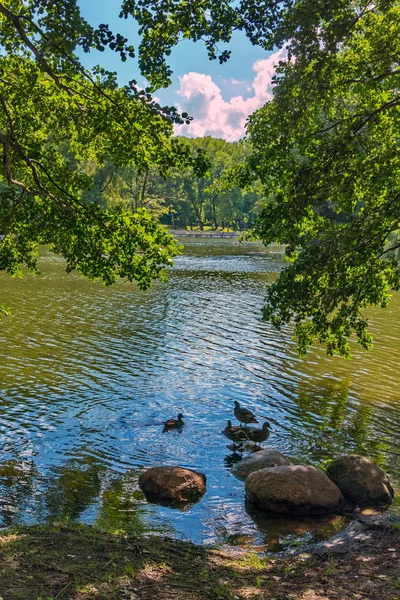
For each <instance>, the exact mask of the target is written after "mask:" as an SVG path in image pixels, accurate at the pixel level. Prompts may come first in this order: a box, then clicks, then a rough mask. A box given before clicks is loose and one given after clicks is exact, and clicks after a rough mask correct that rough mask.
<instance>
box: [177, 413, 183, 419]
mask: <svg viewBox="0 0 400 600" xmlns="http://www.w3.org/2000/svg"><path fill="white" fill-rule="evenodd" d="M182 419H183V414H182V413H179V415H178V421H182Z"/></svg>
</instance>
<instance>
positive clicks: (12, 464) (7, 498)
mask: <svg viewBox="0 0 400 600" xmlns="http://www.w3.org/2000/svg"><path fill="white" fill-rule="evenodd" d="M36 478H37V470H36V467H35V464H34V462H33V461H28V462H25V461H22V460H17V459H10V460H6V461H3V462H1V463H0V515H1V524H2V525H3V526H6V527H7V526H10V525H12V524H13V523H15V522H17V521H18V513H19V512H22V511H23V510H25V509H26V508H27V507H28V506H29V504H30V502H31V498H32V495H33V492H34V487H35V479H36Z"/></svg>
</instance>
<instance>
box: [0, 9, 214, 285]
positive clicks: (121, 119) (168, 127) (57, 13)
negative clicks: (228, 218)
mask: <svg viewBox="0 0 400 600" xmlns="http://www.w3.org/2000/svg"><path fill="white" fill-rule="evenodd" d="M105 37H106V38H107V41H108V43H109V45H111V47H113V48H114V49H115V50H116V51H118V52H119V53H120V55H121V57H122V59H123V60H125V59H126V58H127V56H128V55H131V54H132V52H133V50H132V49H131V48H130V47H129V46H127V41H126V40H125V39H123V38H121V36H116V37H112V35H111V34H107V35H106V34H105V33H104V30H102V29H101V28H100V29H99V30H93V29H92V28H91V27H90V26H89V25H88V24H87V23H86V22H85V21H84V20H83V19H82V18H81V16H80V13H79V9H78V6H77V3H76V2H75V1H74V0H69V1H67V2H62V3H59V2H44V1H41V0H29V1H24V2H22V1H20V0H14V1H11V2H9V3H7V5H5V4H4V3H1V2H0V44H1V48H2V50H1V55H0V144H1V147H2V152H3V163H2V164H3V168H2V171H1V173H0V186H1V187H0V233H2V234H4V235H5V237H4V239H3V240H2V241H1V242H0V269H5V270H6V271H7V272H8V273H10V274H19V273H20V268H21V266H22V265H25V266H26V267H27V268H28V269H30V270H32V271H36V255H37V246H38V244H40V243H48V244H51V246H52V248H53V249H54V250H55V251H56V252H59V253H61V254H62V255H63V256H64V257H65V258H66V260H67V268H68V270H71V269H77V270H79V271H80V272H81V273H83V274H84V275H86V276H87V277H91V278H102V279H103V280H104V282H105V283H106V284H109V283H112V282H113V281H115V279H116V278H117V277H125V278H127V279H128V280H130V281H133V280H135V281H137V282H138V284H139V286H140V287H142V288H147V287H149V285H150V283H151V281H152V279H153V278H157V277H160V276H161V275H162V271H163V267H164V266H166V265H168V264H169V263H170V261H171V257H172V256H174V254H176V253H177V251H178V248H177V246H176V244H175V243H174V241H173V239H172V238H171V237H170V236H168V235H167V234H166V233H165V231H164V229H163V228H162V227H161V226H160V225H158V224H156V222H155V221H154V220H153V219H152V218H151V217H150V215H149V214H147V213H146V211H145V210H142V211H137V212H134V213H133V214H129V213H128V212H126V211H125V212H123V211H121V210H120V209H119V210H116V211H112V210H109V209H107V208H102V207H100V206H99V205H95V204H93V203H88V202H86V201H85V193H86V192H88V190H90V189H91V187H92V186H93V179H92V178H91V177H90V176H88V175H87V174H86V173H84V172H83V170H82V169H79V168H77V166H78V165H79V164H81V163H85V162H89V161H90V160H95V161H96V162H97V164H99V165H101V164H105V163H107V162H108V163H111V164H113V165H116V166H118V167H122V166H124V165H132V164H134V165H135V167H136V169H137V170H138V171H139V172H143V171H145V170H146V169H148V168H149V167H150V165H153V166H155V167H156V168H157V169H158V170H159V171H160V172H161V173H164V174H165V173H166V172H168V170H169V169H171V168H172V167H181V168H182V167H186V166H188V165H192V166H193V168H194V169H195V170H199V172H201V171H202V170H204V169H205V168H206V166H207V164H208V163H206V162H205V161H204V159H203V157H202V156H200V155H199V157H198V159H197V157H192V156H191V154H190V148H189V147H188V146H187V145H186V144H182V143H181V142H180V141H179V140H176V139H171V134H172V130H173V123H175V122H184V121H185V119H184V120H182V118H181V117H180V116H179V115H178V114H177V113H176V110H174V109H162V108H161V107H160V106H159V105H158V104H157V103H155V102H154V101H153V100H152V98H151V96H150V95H149V94H148V92H146V91H142V90H139V89H138V88H137V86H136V83H135V82H130V83H129V85H127V86H124V87H122V88H121V87H118V85H117V81H116V77H115V74H113V73H108V72H106V71H104V70H103V69H101V68H100V67H99V68H97V69H95V70H94V72H93V73H89V72H87V71H86V70H85V69H84V68H83V67H82V65H81V64H80V62H79V60H78V58H77V56H76V55H75V54H74V52H75V50H76V48H77V47H81V48H83V49H84V50H89V49H90V48H93V47H97V48H100V49H101V47H102V44H103V43H104V42H105ZM186 120H187V119H186Z"/></svg>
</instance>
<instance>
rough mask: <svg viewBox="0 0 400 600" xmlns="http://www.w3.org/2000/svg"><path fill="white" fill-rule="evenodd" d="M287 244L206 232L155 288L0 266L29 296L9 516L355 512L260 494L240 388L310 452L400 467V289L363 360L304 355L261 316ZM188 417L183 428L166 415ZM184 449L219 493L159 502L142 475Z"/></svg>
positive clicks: (270, 529) (146, 528)
mask: <svg viewBox="0 0 400 600" xmlns="http://www.w3.org/2000/svg"><path fill="white" fill-rule="evenodd" d="M282 264H283V261H282V255H281V254H279V253H278V252H276V251H275V252H274V251H273V250H271V251H266V250H265V249H263V248H262V247H260V246H258V245H257V244H251V243H248V244H244V245H240V246H237V245H236V244H235V242H234V240H231V239H230V240H209V239H207V240H199V239H197V240H190V241H189V242H188V243H186V247H185V251H184V255H183V256H181V257H179V258H178V259H177V260H176V265H175V267H174V269H173V270H172V271H171V274H170V279H169V282H168V283H167V284H165V285H164V284H156V285H155V286H154V288H153V289H152V291H150V292H149V293H143V292H140V291H138V290H137V289H136V288H135V287H134V286H133V285H127V284H123V283H119V284H117V285H115V286H113V287H111V288H105V287H103V286H102V285H101V284H100V283H91V282H88V281H85V280H84V279H83V278H81V277H79V276H78V275H74V274H72V275H71V274H70V275H67V274H66V273H65V271H64V264H63V261H62V260H60V259H59V258H57V257H55V256H54V255H51V254H49V253H44V255H43V257H42V259H41V270H42V274H41V275H40V276H39V277H33V276H30V275H28V276H26V277H24V278H23V279H21V280H15V279H10V278H7V276H5V275H0V285H1V290H0V303H4V304H6V306H7V307H9V308H10V309H11V310H12V316H11V317H10V318H7V319H6V320H4V321H3V322H2V323H1V332H0V456H1V463H0V519H1V520H0V525H10V524H13V523H21V522H27V523H34V522H45V521H49V520H50V521H60V520H61V521H65V520H67V519H72V520H80V521H84V522H89V523H97V524H100V525H101V526H103V527H105V528H107V529H111V530H116V529H122V530H125V531H127V532H130V533H138V532H156V533H167V534H168V535H173V536H176V537H179V538H185V539H191V540H193V541H195V542H202V543H221V544H227V543H229V544H238V545H245V544H250V545H265V546H266V547H268V548H271V549H277V548H280V547H282V546H283V545H285V544H286V543H288V542H293V541H294V542H296V541H298V540H307V539H320V538H322V537H326V536H327V535H329V534H330V533H331V532H332V531H334V530H335V529H336V528H338V527H340V526H341V525H342V519H341V518H340V517H333V518H329V519H325V520H315V519H303V520H299V519H298V520H295V521H290V520H287V519H268V518H266V517H265V516H262V515H260V514H258V513H257V512H255V511H253V510H252V509H251V508H250V507H248V506H247V505H246V503H245V501H244V484H243V482H241V481H238V480H237V479H236V478H235V477H234V476H233V475H232V474H231V472H230V469H231V466H232V465H233V464H234V463H235V462H236V461H237V460H240V456H239V455H235V454H232V452H230V451H229V450H228V449H227V448H226V445H227V443H228V440H226V438H224V437H223V436H222V435H221V430H222V429H223V427H224V426H225V424H226V421H227V419H229V418H233V413H232V407H233V401H234V400H239V401H240V402H241V403H243V404H244V405H245V406H247V407H249V408H251V409H252V410H254V412H255V413H256V414H257V415H258V416H259V417H260V418H263V417H267V418H268V420H269V421H270V422H271V424H272V434H271V437H270V439H269V440H268V444H266V446H267V447H272V448H276V449H278V450H280V451H281V452H284V453H286V454H288V455H289V456H291V457H293V458H295V459H297V460H301V461H305V462H307V463H310V464H321V463H323V461H325V460H327V459H330V458H332V457H335V456H338V455H340V454H343V453H349V452H357V453H361V454H365V455H367V456H369V457H371V458H372V459H374V460H377V461H378V462H379V464H381V465H382V466H383V467H384V468H385V469H386V470H387V471H388V472H389V473H390V475H391V476H392V478H393V479H394V481H395V483H396V485H397V486H399V483H400V473H399V465H400V388H399V384H400V374H399V370H398V365H399V363H400V348H399V340H400V319H399V317H400V297H399V296H395V297H394V298H393V301H392V303H391V305H390V307H389V308H388V309H386V310H385V311H380V310H373V311H371V313H370V316H371V319H372V321H373V325H372V330H373V333H374V337H375V347H374V350H373V352H371V353H370V354H366V353H363V352H361V351H358V350H357V347H356V346H355V351H354V360H353V361H351V362H350V361H345V360H343V359H338V358H335V359H333V358H329V357H327V356H326V355H325V354H324V352H323V351H322V350H321V351H320V350H317V351H313V352H312V353H311V354H310V355H309V356H308V357H307V358H306V359H304V360H300V359H299V358H298V357H297V355H296V351H295V346H294V343H293V341H292V340H291V339H290V335H289V333H288V332H286V333H282V332H281V333H279V332H277V331H275V330H274V329H273V328H272V327H271V326H270V325H269V324H268V323H264V322H262V320H261V318H260V314H261V313H260V311H261V307H262V304H263V298H264V295H265V289H266V286H267V284H268V283H269V282H270V281H272V280H273V278H274V273H276V271H278V270H279V269H280V268H281V267H282ZM180 411H181V412H183V414H184V416H185V419H184V420H185V427H184V429H183V431H182V432H171V433H162V422H163V421H164V420H165V419H167V418H169V417H175V416H176V415H177V413H178V412H180ZM160 464H177V465H181V466H185V467H190V468H194V469H197V470H200V471H202V472H204V473H205V474H206V476H207V494H206V495H205V496H204V498H203V499H202V500H201V501H200V502H199V503H198V504H196V505H194V506H192V507H190V509H188V510H185V511H182V510H177V509H171V508H167V507H162V506H158V505H154V504H149V503H147V502H146V500H145V498H144V496H143V495H142V493H141V492H140V490H139V488H138V483H137V482H138V476H139V474H140V472H141V471H142V470H143V469H145V468H146V467H150V466H153V465H160Z"/></svg>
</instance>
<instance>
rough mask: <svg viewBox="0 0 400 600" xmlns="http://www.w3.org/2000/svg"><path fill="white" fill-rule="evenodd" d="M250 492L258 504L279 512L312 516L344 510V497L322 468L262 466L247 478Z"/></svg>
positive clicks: (250, 497)
mask: <svg viewBox="0 0 400 600" xmlns="http://www.w3.org/2000/svg"><path fill="white" fill-rule="evenodd" d="M246 494H247V497H248V499H249V500H250V501H251V502H253V503H254V504H256V505H257V506H259V507H261V508H263V509H265V510H267V511H270V512H275V513H283V514H287V513H290V514H297V515H312V514H329V513H331V512H337V511H340V510H341V509H342V507H343V502H344V498H343V495H342V492H341V491H340V490H339V488H338V487H337V486H336V485H335V484H334V483H333V482H332V481H331V480H330V479H329V477H327V475H325V473H324V472H323V471H321V469H317V468H316V467H310V466H306V465H291V466H282V467H272V468H268V469H261V470H259V471H254V472H253V473H250V475H248V477H247V478H246Z"/></svg>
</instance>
